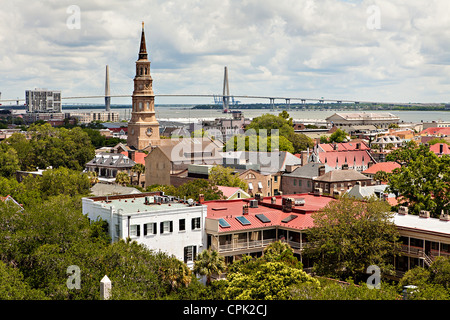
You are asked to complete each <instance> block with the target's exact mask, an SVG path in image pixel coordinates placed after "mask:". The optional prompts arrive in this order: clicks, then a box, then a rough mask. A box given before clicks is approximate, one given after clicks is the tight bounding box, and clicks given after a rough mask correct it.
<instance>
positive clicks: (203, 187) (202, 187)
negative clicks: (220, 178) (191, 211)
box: [175, 179, 223, 201]
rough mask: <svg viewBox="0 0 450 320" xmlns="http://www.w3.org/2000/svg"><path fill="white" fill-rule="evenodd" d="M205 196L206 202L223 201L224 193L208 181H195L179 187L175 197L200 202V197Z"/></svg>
mask: <svg viewBox="0 0 450 320" xmlns="http://www.w3.org/2000/svg"><path fill="white" fill-rule="evenodd" d="M200 194H203V196H204V199H205V201H208V200H219V199H222V197H223V193H222V191H220V190H219V189H218V188H217V186H216V185H214V184H213V183H212V182H211V181H209V180H206V179H194V180H191V181H189V182H186V183H184V184H182V185H181V186H179V187H178V188H177V189H176V191H175V196H178V197H180V198H184V197H186V199H189V198H191V199H193V200H195V201H199V195H200Z"/></svg>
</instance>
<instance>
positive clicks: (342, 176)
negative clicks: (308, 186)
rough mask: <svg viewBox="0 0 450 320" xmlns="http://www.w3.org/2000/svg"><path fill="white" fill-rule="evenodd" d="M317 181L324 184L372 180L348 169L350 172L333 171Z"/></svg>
mask: <svg viewBox="0 0 450 320" xmlns="http://www.w3.org/2000/svg"><path fill="white" fill-rule="evenodd" d="M315 180H316V181H322V182H338V181H354V180H371V178H369V177H367V176H365V175H363V174H361V173H359V172H358V171H355V170H352V169H348V170H332V171H329V172H327V173H325V174H324V175H322V176H320V177H317V178H316V179H315Z"/></svg>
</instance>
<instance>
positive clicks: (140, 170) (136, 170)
mask: <svg viewBox="0 0 450 320" xmlns="http://www.w3.org/2000/svg"><path fill="white" fill-rule="evenodd" d="M131 172H134V173H136V174H137V176H138V186H140V185H141V174H143V173H145V166H144V165H143V164H142V163H136V164H135V165H134V166H133V167H132V168H131Z"/></svg>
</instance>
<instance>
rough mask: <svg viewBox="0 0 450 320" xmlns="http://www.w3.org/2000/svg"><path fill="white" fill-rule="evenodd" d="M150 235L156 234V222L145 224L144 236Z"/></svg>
mask: <svg viewBox="0 0 450 320" xmlns="http://www.w3.org/2000/svg"><path fill="white" fill-rule="evenodd" d="M148 234H156V222H151V223H146V224H144V236H146V235H148Z"/></svg>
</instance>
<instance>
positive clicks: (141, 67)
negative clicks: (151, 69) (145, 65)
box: [140, 67, 143, 76]
mask: <svg viewBox="0 0 450 320" xmlns="http://www.w3.org/2000/svg"><path fill="white" fill-rule="evenodd" d="M142 70H143V69H142V67H141V71H140V75H141V76H142Z"/></svg>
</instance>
